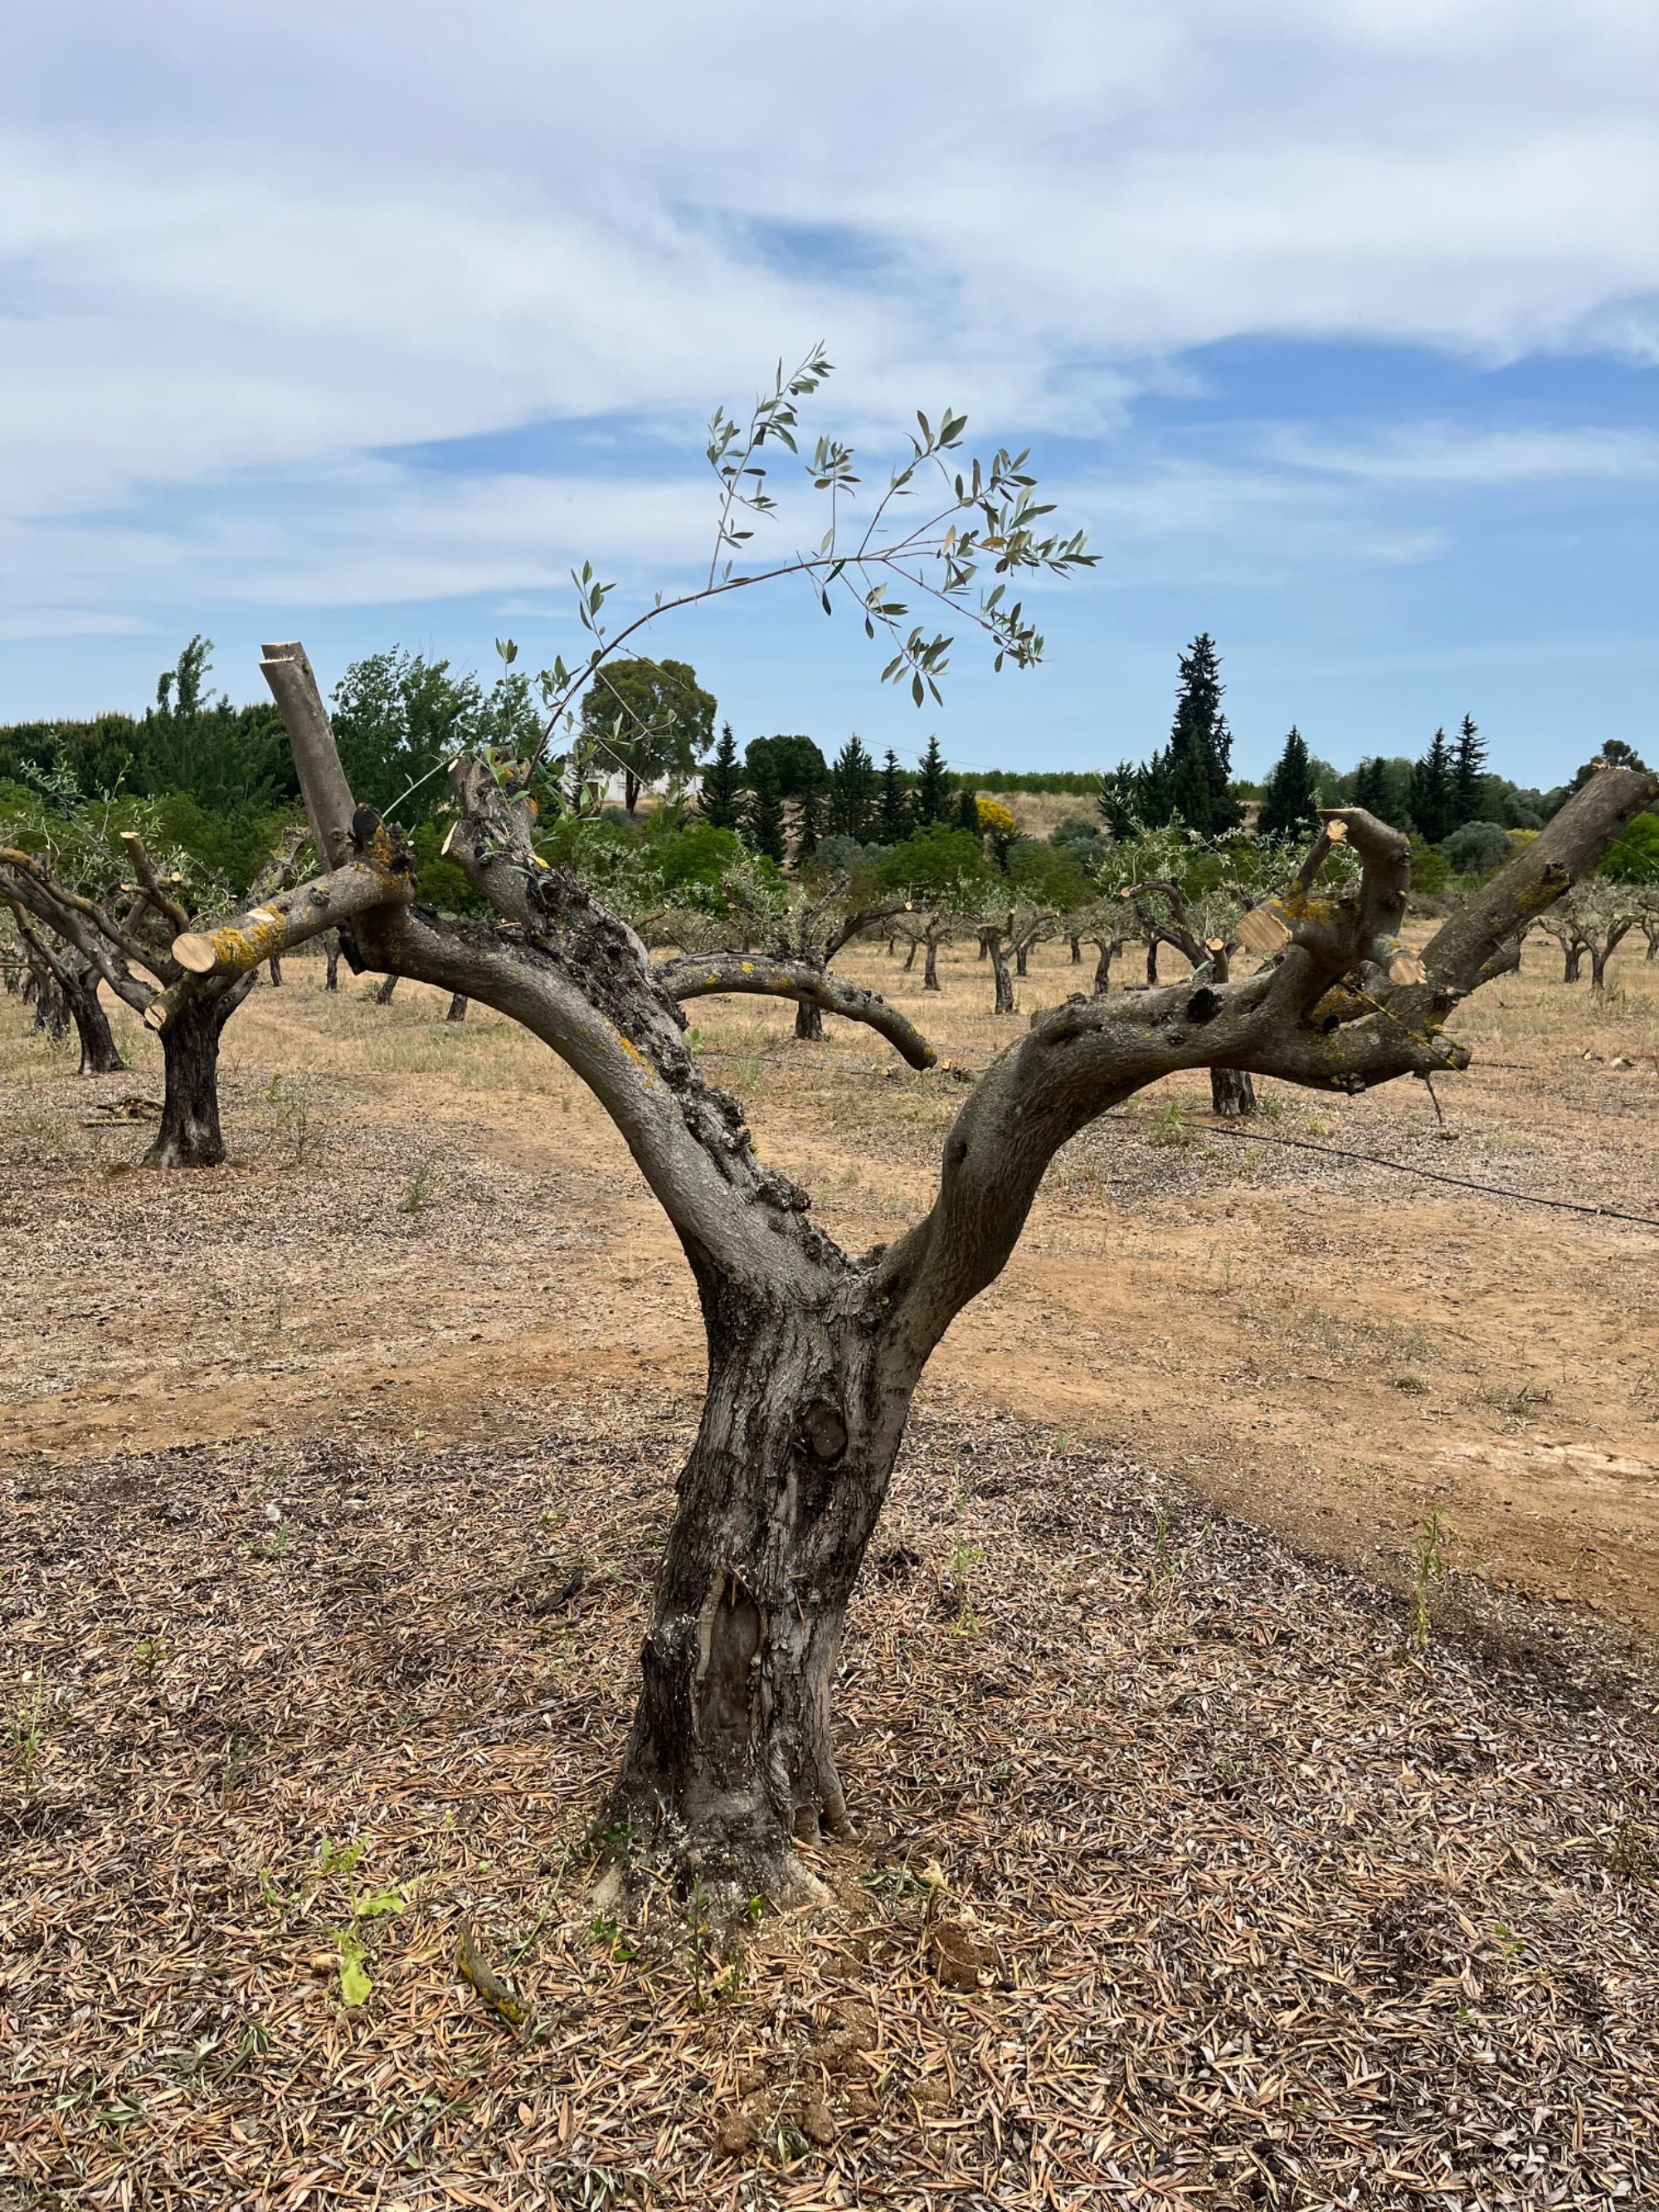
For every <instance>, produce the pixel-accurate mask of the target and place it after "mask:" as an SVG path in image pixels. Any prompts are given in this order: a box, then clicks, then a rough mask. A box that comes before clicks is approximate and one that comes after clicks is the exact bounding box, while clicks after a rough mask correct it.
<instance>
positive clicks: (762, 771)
mask: <svg viewBox="0 0 1659 2212" xmlns="http://www.w3.org/2000/svg"><path fill="white" fill-rule="evenodd" d="M750 785H751V788H750V793H749V804H748V805H747V806H745V807H744V815H743V828H742V830H741V833H740V834H741V836H742V838H743V842H744V844H745V845H747V846H748V848H749V849H750V852H751V853H758V854H760V855H761V856H762V858H763V859H764V860H777V861H781V860H782V859H783V853H784V843H783V801H782V799H780V798H779V796H778V778H777V771H776V770H775V769H774V768H773V766H772V763H771V762H770V761H769V760H767V759H765V758H764V757H763V758H761V759H759V760H757V762H756V763H755V765H754V767H753V769H751V770H750Z"/></svg>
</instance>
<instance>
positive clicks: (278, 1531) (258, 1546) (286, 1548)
mask: <svg viewBox="0 0 1659 2212" xmlns="http://www.w3.org/2000/svg"><path fill="white" fill-rule="evenodd" d="M293 1549H294V1531H293V1529H292V1528H290V1527H289V1524H288V1522H286V1521H284V1522H283V1523H282V1524H281V1526H280V1527H279V1528H271V1529H269V1530H267V1532H266V1533H265V1534H264V1535H263V1536H259V1537H256V1539H255V1540H254V1545H253V1551H254V1556H255V1557H256V1558H257V1559H286V1558H287V1557H288V1555H289V1553H290V1552H291V1551H292V1550H293Z"/></svg>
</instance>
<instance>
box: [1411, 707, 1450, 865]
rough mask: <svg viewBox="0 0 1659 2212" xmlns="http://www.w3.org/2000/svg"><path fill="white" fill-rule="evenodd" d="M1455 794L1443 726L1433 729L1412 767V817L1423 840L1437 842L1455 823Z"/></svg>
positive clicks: (1432, 843)
mask: <svg viewBox="0 0 1659 2212" xmlns="http://www.w3.org/2000/svg"><path fill="white" fill-rule="evenodd" d="M1456 796H1457V793H1456V783H1455V777H1454V775H1453V769H1452V750H1451V747H1450V746H1449V744H1447V743H1446V732H1444V730H1437V731H1436V732H1435V733H1434V736H1433V737H1432V738H1431V740H1430V742H1429V749H1428V750H1427V752H1425V754H1424V756H1423V757H1422V759H1421V760H1420V761H1419V762H1418V763H1416V765H1415V766H1414V767H1413V769H1412V795H1411V810H1412V821H1413V824H1414V825H1415V827H1416V829H1417V834H1418V836H1419V837H1421V838H1422V839H1423V841H1424V842H1425V844H1429V845H1437V844H1438V843H1439V842H1440V841H1441V839H1442V838H1443V837H1446V836H1449V835H1450V834H1451V832H1452V831H1453V830H1454V829H1455V828H1456V827H1457V817H1456V813H1455V805H1456Z"/></svg>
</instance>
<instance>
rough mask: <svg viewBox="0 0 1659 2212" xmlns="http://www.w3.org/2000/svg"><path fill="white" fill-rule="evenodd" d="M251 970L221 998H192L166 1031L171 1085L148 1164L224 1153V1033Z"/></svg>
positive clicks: (195, 1163)
mask: <svg viewBox="0 0 1659 2212" xmlns="http://www.w3.org/2000/svg"><path fill="white" fill-rule="evenodd" d="M252 982H253V977H252V975H246V976H245V977H243V978H242V980H241V981H240V982H239V983H236V984H234V985H233V986H232V987H231V988H230V989H229V990H228V991H222V992H221V993H220V994H219V995H218V996H217V997H216V998H198V999H187V1000H185V1003H184V1005H183V1006H180V1007H179V1008H178V1010H177V1012H174V1013H173V1016H172V1017H171V1018H170V1019H169V1020H168V1022H167V1026H166V1028H165V1029H164V1030H162V1031H161V1060H162V1065H163V1066H164V1068H165V1070H166V1075H167V1088H166V1091H165V1092H164V1094H163V1096H162V1100H161V1127H160V1128H159V1129H157V1131H156V1132H155V1142H154V1144H152V1145H151V1146H150V1148H149V1151H148V1152H146V1153H145V1154H144V1158H143V1165H144V1166H145V1167H147V1168H214V1167H217V1166H218V1165H219V1163H220V1162H221V1161H222V1159H223V1158H224V1157H225V1140H224V1138H223V1136H222V1133H221V1131H220V1128H219V1037H220V1033H221V1031H222V1030H223V1028H224V1026H225V1024H226V1023H227V1022H228V1020H229V1018H230V1017H231V1015H232V1014H233V1013H234V1011H235V1009H236V1008H237V1007H238V1006H240V1005H241V1003H242V1000H244V999H245V998H246V996H247V994H248V991H249V990H250V988H251V987H252Z"/></svg>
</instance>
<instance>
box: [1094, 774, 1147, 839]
mask: <svg viewBox="0 0 1659 2212" xmlns="http://www.w3.org/2000/svg"><path fill="white" fill-rule="evenodd" d="M1095 805H1097V807H1098V808H1099V809H1100V814H1101V819H1102V820H1103V822H1104V823H1105V824H1106V834H1107V836H1109V837H1110V838H1112V839H1114V840H1115V841H1121V840H1122V839H1124V838H1126V837H1133V836H1134V834H1135V829H1136V826H1137V823H1138V822H1139V819H1140V770H1139V769H1138V768H1137V767H1136V766H1135V764H1134V763H1133V761H1120V762H1119V763H1118V764H1117V766H1116V767H1115V769H1109V770H1108V771H1107V773H1106V774H1105V775H1103V776H1102V777H1101V779H1100V788H1099V790H1098V791H1097V793H1096V794H1095Z"/></svg>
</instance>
